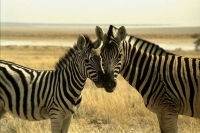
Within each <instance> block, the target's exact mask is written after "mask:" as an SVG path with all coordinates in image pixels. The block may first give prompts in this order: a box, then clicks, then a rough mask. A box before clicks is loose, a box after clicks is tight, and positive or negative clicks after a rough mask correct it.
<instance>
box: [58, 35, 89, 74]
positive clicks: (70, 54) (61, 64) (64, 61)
mask: <svg viewBox="0 0 200 133" xmlns="http://www.w3.org/2000/svg"><path fill="white" fill-rule="evenodd" d="M83 36H84V37H85V40H86V45H87V46H86V47H87V49H90V48H92V47H93V46H92V41H91V40H90V38H89V37H88V36H87V35H83ZM78 51H80V50H79V48H78V46H77V44H76V43H75V44H74V46H73V47H72V48H70V49H69V50H68V51H67V52H66V53H65V55H64V56H62V57H61V58H60V59H59V61H58V62H57V63H56V65H55V69H57V70H59V69H65V68H66V67H67V66H68V64H69V63H70V62H71V61H72V60H73V59H74V58H75V57H76V56H77V55H78V54H77V53H78Z"/></svg>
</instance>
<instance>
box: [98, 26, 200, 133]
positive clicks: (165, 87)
mask: <svg viewBox="0 0 200 133" xmlns="http://www.w3.org/2000/svg"><path fill="white" fill-rule="evenodd" d="M110 30H113V29H112V28H110V29H109V31H108V34H104V33H103V30H102V29H101V28H100V27H96V35H97V37H98V38H99V39H101V40H103V46H102V47H101V57H102V64H103V67H104V72H105V75H104V76H107V75H112V76H113V75H114V78H113V79H112V80H113V81H115V80H116V77H117V75H118V74H119V73H120V74H121V75H122V76H123V77H124V79H125V80H126V81H127V82H128V83H129V84H130V85H131V86H133V87H134V88H136V90H137V91H138V92H139V93H140V94H141V96H142V97H143V100H144V104H145V106H146V107H147V108H148V109H149V110H150V111H152V112H154V113H156V114H157V118H158V121H159V125H160V130H161V132H162V133H176V132H177V120H178V115H187V116H191V117H196V118H200V60H199V59H195V58H187V57H182V56H178V55H175V54H171V53H168V52H165V51H162V49H160V48H159V49H157V50H156V51H160V50H161V51H162V52H159V53H161V54H156V53H157V52H154V54H152V53H151V52H152V51H151V49H149V48H148V46H147V45H152V46H154V45H153V44H152V43H149V42H147V41H144V42H143V41H142V40H139V41H138V39H137V38H136V39H133V40H131V43H130V41H127V40H125V39H126V29H125V27H124V26H122V27H120V28H119V29H118V30H117V32H116V33H114V32H112V31H110ZM113 33H114V34H113ZM134 40H135V42H134ZM136 43H138V44H136ZM133 44H134V45H133ZM142 44H146V45H145V46H146V47H145V48H144V49H143V48H138V47H136V45H138V46H141V45H142ZM155 47H157V46H156V45H155ZM163 53H164V54H163ZM162 54H163V55H162ZM110 77H111V76H110ZM106 78H107V77H104V80H103V82H105V83H103V84H108V83H106V81H107V80H105V79H106ZM104 86H105V85H104ZM107 89H109V90H107V91H108V92H112V91H114V89H111V88H107Z"/></svg>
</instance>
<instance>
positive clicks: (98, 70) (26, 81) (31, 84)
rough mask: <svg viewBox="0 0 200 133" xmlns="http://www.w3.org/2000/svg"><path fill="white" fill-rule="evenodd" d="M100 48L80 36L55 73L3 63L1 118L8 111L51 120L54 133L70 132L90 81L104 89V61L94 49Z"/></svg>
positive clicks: (28, 118)
mask: <svg viewBox="0 0 200 133" xmlns="http://www.w3.org/2000/svg"><path fill="white" fill-rule="evenodd" d="M99 45H100V43H99V41H96V42H95V43H92V42H91V41H90V39H89V38H88V37H87V36H85V35H80V36H79V38H78V41H77V44H76V45H74V47H73V48H71V49H70V50H69V52H68V53H67V54H66V55H64V56H63V57H62V58H61V59H60V60H59V62H58V63H57V64H56V69H55V70H52V71H37V70H33V69H30V68H26V67H23V66H20V65H18V64H15V63H12V62H8V61H3V60H0V79H1V80H0V118H1V117H2V116H3V115H4V113H5V112H9V113H11V114H13V115H15V116H18V117H20V118H22V119H26V120H33V121H35V120H43V119H49V118H50V119H51V126H52V132H53V133H60V132H62V133H64V132H67V130H68V127H69V124H70V121H71V117H72V115H73V113H74V112H75V111H76V110H77V109H78V107H79V106H80V103H81V100H82V96H81V91H82V89H83V88H84V85H85V82H86V79H87V78H90V79H91V80H92V81H93V82H94V83H95V84H96V85H97V87H102V84H101V77H102V75H103V71H102V66H101V58H100V56H99V55H98V54H97V53H96V51H94V50H93V49H94V48H97V47H99Z"/></svg>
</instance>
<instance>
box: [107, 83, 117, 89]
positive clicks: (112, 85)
mask: <svg viewBox="0 0 200 133" xmlns="http://www.w3.org/2000/svg"><path fill="white" fill-rule="evenodd" d="M108 86H109V87H112V88H114V87H115V86H116V83H115V82H114V81H111V82H110V83H109V84H108Z"/></svg>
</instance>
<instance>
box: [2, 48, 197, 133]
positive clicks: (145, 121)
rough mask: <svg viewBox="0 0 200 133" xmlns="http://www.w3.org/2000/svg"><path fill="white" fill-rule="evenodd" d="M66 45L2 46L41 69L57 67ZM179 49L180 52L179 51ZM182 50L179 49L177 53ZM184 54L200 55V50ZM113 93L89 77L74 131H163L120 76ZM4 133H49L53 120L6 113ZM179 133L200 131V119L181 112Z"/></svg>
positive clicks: (11, 58) (13, 56)
mask: <svg viewBox="0 0 200 133" xmlns="http://www.w3.org/2000/svg"><path fill="white" fill-rule="evenodd" d="M65 51H67V49H66V48H65V47H48V46H46V47H30V46H28V47H17V46H12V47H1V59H5V60H9V61H13V62H15V63H18V64H21V65H24V66H27V67H30V68H34V69H39V70H50V69H54V64H55V62H57V61H58V59H59V57H61V56H62V55H63V54H64V52H65ZM177 53H178V52H177ZM178 54H180V53H178ZM181 54H182V55H185V56H191V55H194V56H195V57H199V58H200V54H199V53H197V52H196V53H195V52H191V51H190V52H182V53H181ZM117 83H118V84H117V88H116V90H115V91H114V92H113V93H106V92H105V90H104V89H100V88H96V87H95V85H94V84H93V83H92V82H91V81H90V80H87V83H86V86H85V88H84V90H83V92H82V96H83V100H82V103H81V106H80V108H79V109H78V111H77V112H76V113H75V114H74V118H73V120H72V123H71V125H70V129H69V132H72V133H88V132H90V133H116V132H120V133H149V132H152V133H155V132H160V129H159V124H158V121H157V118H156V115H155V114H154V113H152V112H150V111H149V110H148V109H146V108H145V106H144V103H143V100H142V97H141V96H140V94H139V93H138V92H137V91H136V90H135V89H134V88H132V87H131V86H130V85H129V84H128V83H127V82H126V81H125V80H124V79H123V78H122V77H121V76H119V77H118V82H117ZM0 128H1V130H0V131H1V133H50V131H51V127H50V120H44V121H39V122H30V121H26V120H21V119H19V118H15V117H13V116H12V115H10V114H8V113H7V114H6V115H4V116H3V118H2V119H1V120H0ZM178 131H179V132H180V133H198V132H199V133H200V119H195V118H190V117H186V116H179V121H178Z"/></svg>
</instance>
